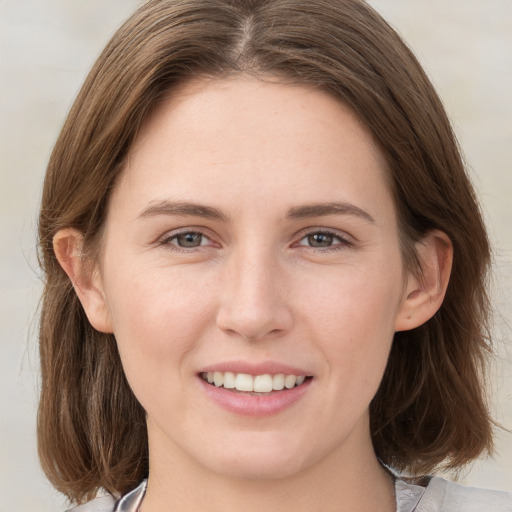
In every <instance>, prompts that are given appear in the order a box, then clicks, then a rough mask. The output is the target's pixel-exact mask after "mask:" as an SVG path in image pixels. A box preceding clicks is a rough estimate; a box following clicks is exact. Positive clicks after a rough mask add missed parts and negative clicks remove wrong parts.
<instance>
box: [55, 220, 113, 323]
mask: <svg viewBox="0 0 512 512" xmlns="http://www.w3.org/2000/svg"><path fill="white" fill-rule="evenodd" d="M82 246H83V235H82V233H80V232H79V231H78V230H76V229H72V228H67V229H62V230H60V231H58V232H57V233H56V235H55V236H54V237H53V251H54V252H55V256H56V257H57V260H58V262H59V264H60V266H61V267H62V269H63V270H64V272H66V274H67V275H68V277H69V279H70V280H71V282H72V283H73V287H74V289H75V293H76V294H77V296H78V298H79V299H80V302H81V303H82V306H83V308H84V310H85V313H86V315H87V318H88V319H89V322H90V323H91V325H92V326H93V327H94V328H95V329H96V330H98V331H101V332H107V333H111V332H113V331H112V322H111V319H110V314H109V311H108V307H107V302H106V299H105V294H104V290H103V284H102V281H101V276H100V273H99V271H98V269H97V266H96V265H95V266H94V267H93V266H92V265H89V264H88V263H89V262H88V261H87V260H86V258H84V257H83V255H82Z"/></svg>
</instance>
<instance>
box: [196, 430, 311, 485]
mask: <svg viewBox="0 0 512 512" xmlns="http://www.w3.org/2000/svg"><path fill="white" fill-rule="evenodd" d="M249 437H250V439H248V440H247V441H246V442H244V443H243V444H242V443H232V444H231V446H230V447H229V450H228V449H226V450H223V451H220V452H219V451H216V452H215V453H212V454H211V459H210V464H209V465H210V469H211V470H213V471H214V472H215V473H217V474H222V475H224V476H228V477H232V478H237V479H242V480H278V479H283V478H287V477H290V476H293V475H295V474H297V473H299V472H301V471H302V470H303V469H304V468H305V466H307V461H306V460H305V459H304V450H303V448H302V449H301V448H300V443H297V444H296V446H294V444H295V443H291V442H290V441H289V440H288V442H283V441H282V439H269V438H268V437H267V436H264V439H258V440H256V439H254V436H249ZM302 446H303V445H302ZM218 449H219V450H222V448H221V447H220V446H219V447H218ZM203 462H206V463H207V461H204V460H203Z"/></svg>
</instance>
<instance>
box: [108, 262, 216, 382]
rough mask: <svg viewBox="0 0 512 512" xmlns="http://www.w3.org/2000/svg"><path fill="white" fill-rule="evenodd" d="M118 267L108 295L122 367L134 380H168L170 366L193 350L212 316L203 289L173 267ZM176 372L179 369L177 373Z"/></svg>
mask: <svg viewBox="0 0 512 512" xmlns="http://www.w3.org/2000/svg"><path fill="white" fill-rule="evenodd" d="M134 268H136V271H134V272H131V271H130V269H129V268H126V267H125V268H123V267H122V266H120V265H118V266H117V267H116V269H115V271H114V272H110V274H107V275H110V276H112V277H111V280H110V281H107V282H106V286H105V292H106V296H107V302H108V307H109V311H110V314H111V318H112V324H113V330H114V335H115V337H116V340H117V343H118V347H119V351H120V354H121V358H122V361H123V366H124V367H125V371H126V373H127V375H128V377H130V374H133V373H144V372H146V375H147V376H150V375H152V377H149V378H150V379H156V378H169V377H168V375H166V374H170V373H172V372H170V371H169V368H170V367H171V366H172V364H178V362H179V361H180V360H181V359H183V357H184V356H185V354H187V353H189V352H190V351H192V350H194V349H195V347H196V345H197V344H198V341H199V340H200V339H201V334H202V331H203V330H204V326H205V323H207V322H208V321H209V319H210V318H211V317H212V313H211V309H212V308H211V300H210V299H209V298H208V297H209V294H208V292H207V290H206V289H205V287H202V288H201V290H199V287H198V285H197V284H196V283H194V282H193V281H191V280H190V279H180V278H179V273H178V272H176V271H174V272H172V271H170V270H169V269H167V270H165V269H158V270H156V269H154V268H153V269H149V268H147V269H145V268H144V267H143V266H142V265H141V266H138V265H134ZM173 371H174V372H175V373H176V370H173Z"/></svg>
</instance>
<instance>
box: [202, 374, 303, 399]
mask: <svg viewBox="0 0 512 512" xmlns="http://www.w3.org/2000/svg"><path fill="white" fill-rule="evenodd" d="M200 376H201V378H202V379H203V380H205V381H206V382H208V384H211V385H212V386H215V387H218V388H220V387H222V388H224V389H228V390H230V391H235V392H240V393H261V394H265V393H272V392H273V391H282V390H289V389H293V388H296V387H298V386H301V385H302V384H304V382H306V381H307V380H310V379H311V378H312V377H310V376H306V375H286V374H283V373H277V374H269V373H266V374H263V375H249V374H247V373H233V372H203V373H201V374H200Z"/></svg>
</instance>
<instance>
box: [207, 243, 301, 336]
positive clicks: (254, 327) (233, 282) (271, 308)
mask: <svg viewBox="0 0 512 512" xmlns="http://www.w3.org/2000/svg"><path fill="white" fill-rule="evenodd" d="M262 252H264V251H261V250H257V249H254V250H252V251H247V253H246V254H245V255H242V254H240V255H233V256H232V258H230V262H229V263H228V264H227V267H228V268H227V269H226V273H225V274H224V278H225V279H224V282H223V285H222V291H221V297H220V306H219V310H218V314H217V325H218V327H219V328H220V329H222V330H223V331H225V332H227V333H228V334H230V335H232V336H239V337H241V338H244V339H246V340H251V341H257V340H262V339H266V338H270V337H278V336H281V335H283V334H284V333H286V332H288V331H289V330H290V328H291V326H292V324H293V316H292V311H291V309H290V307H289V304H288V300H287V298H288V293H287V287H286V277H285V275H284V271H283V270H282V269H281V268H280V266H279V264H278V263H277V261H276V259H275V258H273V257H272V255H270V254H266V255H263V254H261V253H262Z"/></svg>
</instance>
